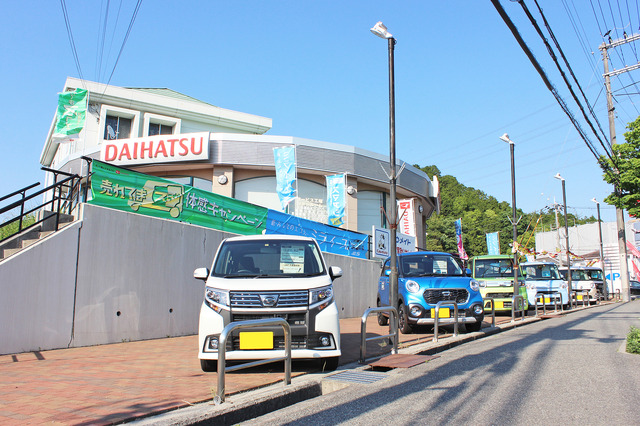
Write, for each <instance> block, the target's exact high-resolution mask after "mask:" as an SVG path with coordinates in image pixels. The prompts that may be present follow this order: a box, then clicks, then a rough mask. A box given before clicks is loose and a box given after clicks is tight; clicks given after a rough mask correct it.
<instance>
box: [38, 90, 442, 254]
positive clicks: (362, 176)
mask: <svg viewBox="0 0 640 426" xmlns="http://www.w3.org/2000/svg"><path fill="white" fill-rule="evenodd" d="M76 88H84V89H87V90H88V91H89V101H88V113H87V120H86V124H85V127H84V129H83V130H82V132H81V133H80V138H79V139H78V140H77V141H75V142H71V143H66V144H58V143H57V142H55V141H54V140H52V138H51V135H52V132H53V126H54V124H55V123H52V126H51V130H50V132H49V136H48V138H47V140H46V142H45V145H44V148H43V150H42V154H41V157H40V163H41V164H42V165H44V166H46V167H49V168H52V169H56V170H61V171H64V172H68V173H75V174H78V175H85V174H86V172H87V170H86V169H87V163H86V162H85V161H84V160H82V159H81V157H82V156H87V157H91V158H94V159H101V158H102V159H104V160H107V161H109V162H112V163H113V164H115V165H118V164H121V165H124V166H125V167H127V168H130V169H133V170H136V171H139V172H142V173H147V174H150V175H155V176H160V177H165V178H168V179H171V180H175V181H178V182H180V183H183V184H185V183H186V184H190V185H191V186H194V187H197V188H200V189H204V190H207V191H212V192H214V193H217V194H221V195H225V196H229V197H233V198H236V199H239V200H242V201H247V202H250V203H253V204H257V205H260V206H263V207H267V208H271V209H275V210H281V207H280V203H279V200H278V196H277V193H276V190H275V188H276V181H275V168H274V155H273V148H276V147H281V146H290V145H295V147H296V159H297V177H298V198H297V199H296V201H295V205H294V209H293V210H292V211H291V212H292V213H294V214H295V215H297V216H300V217H304V218H306V219H311V220H316V221H319V222H325V223H326V218H327V213H326V184H325V175H332V174H338V173H346V174H347V194H348V195H347V196H346V208H345V212H346V217H345V223H344V224H343V225H342V228H344V229H348V230H352V231H359V232H362V233H365V234H369V233H371V229H372V226H376V227H386V226H385V218H384V213H383V210H384V209H386V208H387V206H388V205H389V199H388V198H389V194H388V192H389V191H388V189H389V178H388V177H387V175H386V174H385V170H388V168H389V167H388V165H389V157H388V154H386V153H385V154H377V153H373V152H370V151H367V150H363V149H360V148H356V147H354V146H346V145H339V144H335V143H330V142H320V141H313V140H308V139H302V138H298V137H293V136H271V135H265V133H266V132H267V131H268V130H269V129H270V128H271V119H269V118H265V117H260V116H256V115H252V114H247V113H242V112H237V111H231V110H227V109H223V108H219V107H216V106H213V105H210V104H208V103H205V102H202V101H199V100H197V99H194V98H191V97H189V96H186V95H183V94H180V93H177V92H175V91H172V90H169V89H152V88H124V87H117V86H112V85H104V84H100V83H94V82H88V81H83V80H79V79H75V78H68V79H67V81H66V83H65V86H64V88H63V91H73V90H75V89H76ZM195 132H207V133H208V135H209V140H208V150H207V152H205V153H204V156H200V157H197V158H194V159H190V160H186V161H185V160H184V158H179V157H178V156H177V153H175V155H174V152H173V151H174V150H173V149H171V150H170V151H171V152H169V150H163V151H162V154H163V155H162V156H156V158H149V157H154V156H152V155H148V152H147V155H142V154H141V155H137V154H136V155H124V156H123V155H119V154H118V155H116V151H114V150H113V149H111V150H110V151H107V147H108V146H109V144H114V143H116V141H117V142H118V143H124V142H123V141H124V140H130V141H132V142H131V143H134V141H135V143H138V142H139V143H140V144H143V143H144V141H145V138H153V137H154V135H167V138H168V137H172V138H173V140H179V139H180V138H182V137H184V136H186V135H187V134H192V133H195ZM156 137H157V136H156ZM167 140H169V139H167ZM174 143H175V142H174ZM111 148H113V146H112V147H111ZM176 151H177V150H176ZM169 154H171V155H169ZM134 157H135V158H134ZM401 165H402V164H401V162H400V164H398V169H399V167H400V166H401ZM49 179H51V176H49ZM437 191H438V190H437V185H433V184H432V182H431V180H430V179H429V177H428V176H427V175H426V174H425V173H423V172H422V171H421V170H419V169H416V168H415V167H412V166H410V165H406V166H405V168H404V170H403V171H402V173H401V175H400V176H399V177H398V180H397V196H398V198H399V199H413V200H414V205H415V209H414V211H413V212H412V214H413V223H415V236H416V244H417V246H418V247H424V245H425V241H424V240H425V228H424V223H425V220H426V219H427V218H428V217H429V216H430V215H431V214H432V212H433V211H434V210H435V209H436V202H437V197H438V194H437Z"/></svg>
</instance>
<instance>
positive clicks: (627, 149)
mask: <svg viewBox="0 0 640 426" xmlns="http://www.w3.org/2000/svg"><path fill="white" fill-rule="evenodd" d="M627 129H629V131H628V132H626V133H625V134H624V139H625V141H626V142H624V143H621V144H616V145H613V146H612V147H611V151H612V152H613V158H614V159H615V163H613V162H612V161H611V159H609V158H607V157H604V156H603V157H601V158H600V160H601V162H600V164H601V165H602V168H603V170H604V172H605V173H604V180H605V181H606V182H607V183H610V184H612V185H614V186H615V187H616V188H617V192H616V191H614V192H613V193H612V194H610V195H609V196H608V197H607V198H605V199H604V201H605V202H607V203H608V204H611V205H613V206H616V207H617V208H619V209H624V210H626V211H627V212H628V213H629V215H630V216H638V215H640V117H638V118H636V120H635V121H633V122H631V123H629V125H628V126H627Z"/></svg>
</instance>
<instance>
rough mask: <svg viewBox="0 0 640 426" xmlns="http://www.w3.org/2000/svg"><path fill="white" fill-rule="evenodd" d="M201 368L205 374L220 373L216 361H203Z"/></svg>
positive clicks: (201, 361)
mask: <svg viewBox="0 0 640 426" xmlns="http://www.w3.org/2000/svg"><path fill="white" fill-rule="evenodd" d="M200 368H202V371H204V372H205V373H215V372H216V371H218V361H216V360H214V359H201V360H200Z"/></svg>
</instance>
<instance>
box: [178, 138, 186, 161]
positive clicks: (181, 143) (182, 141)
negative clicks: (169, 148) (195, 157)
mask: <svg viewBox="0 0 640 426" xmlns="http://www.w3.org/2000/svg"><path fill="white" fill-rule="evenodd" d="M184 142H189V139H187V138H182V139H180V148H182V151H181V152H179V153H178V155H180V156H182V157H184V156H185V155H187V154H188V153H189V147H188V146H187V145H186V144H185V143H184Z"/></svg>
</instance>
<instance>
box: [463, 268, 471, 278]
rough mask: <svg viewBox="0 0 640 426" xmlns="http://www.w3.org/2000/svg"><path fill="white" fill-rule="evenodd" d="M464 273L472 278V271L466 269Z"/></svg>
mask: <svg viewBox="0 0 640 426" xmlns="http://www.w3.org/2000/svg"><path fill="white" fill-rule="evenodd" d="M464 272H465V274H467V276H469V277H470V276H471V269H469V268H466V269H465V270H464Z"/></svg>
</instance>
